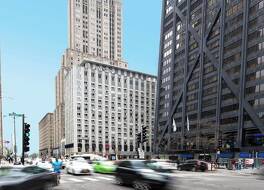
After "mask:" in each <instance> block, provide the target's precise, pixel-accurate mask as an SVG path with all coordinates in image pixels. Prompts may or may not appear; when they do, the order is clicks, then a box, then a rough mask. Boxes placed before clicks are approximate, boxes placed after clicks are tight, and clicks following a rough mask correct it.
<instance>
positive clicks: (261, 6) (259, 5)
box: [258, 0, 264, 9]
mask: <svg viewBox="0 0 264 190" xmlns="http://www.w3.org/2000/svg"><path fill="white" fill-rule="evenodd" d="M258 8H259V9H263V8H264V0H262V1H260V2H259V4H258Z"/></svg>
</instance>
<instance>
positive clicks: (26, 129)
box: [23, 123, 30, 152]
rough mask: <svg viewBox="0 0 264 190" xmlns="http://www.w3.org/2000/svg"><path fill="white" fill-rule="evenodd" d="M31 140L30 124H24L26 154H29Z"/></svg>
mask: <svg viewBox="0 0 264 190" xmlns="http://www.w3.org/2000/svg"><path fill="white" fill-rule="evenodd" d="M29 140H30V125H29V124H28V123H25V124H24V137H23V147H24V152H29V150H30V149H29Z"/></svg>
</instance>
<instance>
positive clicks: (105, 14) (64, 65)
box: [54, 0, 127, 155]
mask: <svg viewBox="0 0 264 190" xmlns="http://www.w3.org/2000/svg"><path fill="white" fill-rule="evenodd" d="M68 5H69V7H68V9H69V10H68V11H69V31H68V32H69V39H68V41H69V47H68V49H66V51H65V53H64V55H63V56H62V61H61V68H60V71H59V72H58V74H57V76H56V79H55V80H56V81H55V84H56V108H55V111H54V125H55V129H54V133H55V134H54V138H55V139H54V154H56V155H57V154H60V152H61V151H62V150H61V149H62V148H63V147H62V141H63V140H64V138H65V123H64V120H65V107H64V77H65V74H66V73H67V72H68V71H70V70H71V67H72V66H73V65H79V64H81V63H82V61H83V60H89V61H96V62H100V63H103V64H109V65H113V66H117V67H121V68H127V63H126V62H124V61H123V60H122V2H121V0H68Z"/></svg>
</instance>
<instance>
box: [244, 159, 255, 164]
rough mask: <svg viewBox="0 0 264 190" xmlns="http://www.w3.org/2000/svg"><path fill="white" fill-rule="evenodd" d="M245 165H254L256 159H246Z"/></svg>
mask: <svg viewBox="0 0 264 190" xmlns="http://www.w3.org/2000/svg"><path fill="white" fill-rule="evenodd" d="M245 164H246V165H253V164H254V159H245Z"/></svg>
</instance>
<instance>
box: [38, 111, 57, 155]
mask: <svg viewBox="0 0 264 190" xmlns="http://www.w3.org/2000/svg"><path fill="white" fill-rule="evenodd" d="M53 139H54V115H53V113H47V114H46V115H45V116H44V117H43V119H42V120H41V121H40V122H39V156H40V157H41V158H47V157H50V156H52V155H53V144H54V143H53Z"/></svg>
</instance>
